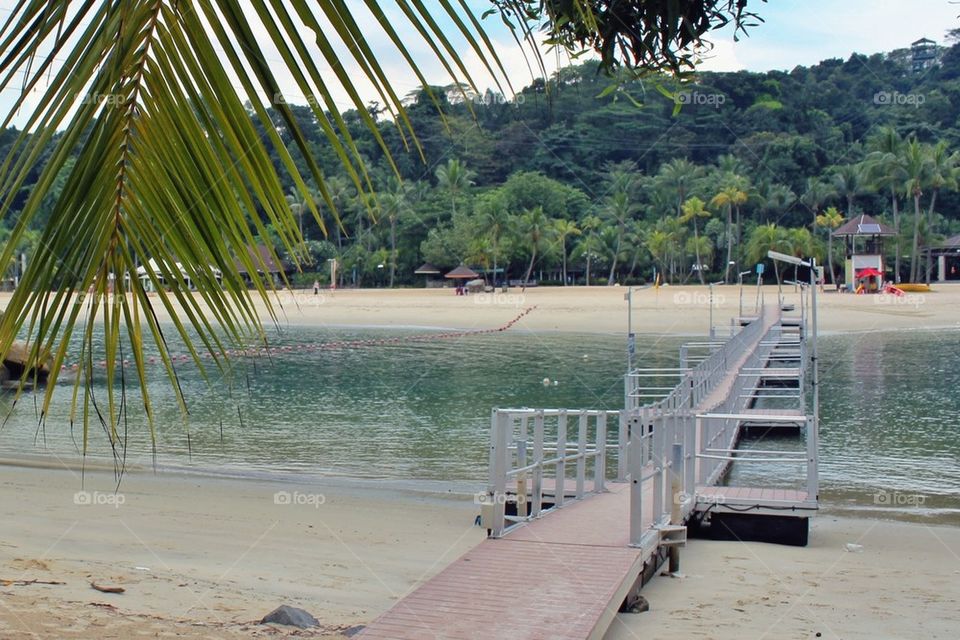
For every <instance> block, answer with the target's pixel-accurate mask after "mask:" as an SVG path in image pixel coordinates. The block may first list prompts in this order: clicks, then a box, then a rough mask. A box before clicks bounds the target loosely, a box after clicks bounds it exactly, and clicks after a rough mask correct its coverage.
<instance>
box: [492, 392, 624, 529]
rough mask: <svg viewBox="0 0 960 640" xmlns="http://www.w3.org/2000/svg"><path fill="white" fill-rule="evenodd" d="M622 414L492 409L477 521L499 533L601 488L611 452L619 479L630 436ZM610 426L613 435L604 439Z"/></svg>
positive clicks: (605, 478)
mask: <svg viewBox="0 0 960 640" xmlns="http://www.w3.org/2000/svg"><path fill="white" fill-rule="evenodd" d="M621 413H622V412H620V411H597V410H568V409H494V411H493V415H492V418H491V421H490V477H489V483H488V485H487V490H486V492H483V493H481V494H479V495H478V502H479V504H480V507H481V508H480V516H481V525H482V526H484V527H485V528H486V529H487V530H488V531H489V534H490V536H491V537H494V538H497V537H500V536H502V535H504V534H505V533H507V532H508V531H509V530H510V529H512V528H513V527H516V526H518V525H520V524H522V523H524V522H528V521H530V520H533V519H536V518H539V517H541V516H543V515H544V514H546V513H549V512H550V511H552V510H554V509H557V508H560V507H562V506H563V505H564V503H565V502H567V501H570V500H579V499H582V498H584V497H585V496H587V495H589V494H592V493H600V492H603V491H605V486H606V482H607V473H608V470H607V460H608V456H610V455H612V456H615V457H617V458H618V461H617V468H618V473H617V475H618V477H621V478H622V477H623V476H624V475H625V474H626V461H625V458H626V450H627V449H628V448H629V440H628V438H627V436H626V433H625V432H624V431H623V430H624V429H625V423H624V422H623V420H621V417H620V416H621ZM614 429H616V431H617V439H616V441H615V442H614V443H608V442H607V436H608V433H609V432H610V431H612V430H614ZM509 511H513V513H508V512H509Z"/></svg>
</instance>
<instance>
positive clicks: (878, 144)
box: [864, 127, 906, 282]
mask: <svg viewBox="0 0 960 640" xmlns="http://www.w3.org/2000/svg"><path fill="white" fill-rule="evenodd" d="M868 148H870V149H872V151H870V153H868V154H867V158H866V160H865V162H864V166H865V167H866V170H867V175H868V176H869V177H870V178H871V179H872V180H873V182H874V183H875V184H876V185H877V187H878V188H879V189H881V190H882V189H886V190H887V191H888V192H889V193H890V208H891V211H892V213H893V231H894V241H895V246H894V263H893V264H894V267H893V268H894V281H895V282H900V254H901V249H900V202H899V200H900V190H901V188H902V185H903V182H904V180H905V179H906V174H905V167H904V157H903V148H904V141H903V138H902V137H901V136H900V134H899V133H897V130H896V129H894V128H893V127H880V128H879V129H878V130H877V133H876V134H874V135H873V137H872V138H871V139H870V141H869V143H868Z"/></svg>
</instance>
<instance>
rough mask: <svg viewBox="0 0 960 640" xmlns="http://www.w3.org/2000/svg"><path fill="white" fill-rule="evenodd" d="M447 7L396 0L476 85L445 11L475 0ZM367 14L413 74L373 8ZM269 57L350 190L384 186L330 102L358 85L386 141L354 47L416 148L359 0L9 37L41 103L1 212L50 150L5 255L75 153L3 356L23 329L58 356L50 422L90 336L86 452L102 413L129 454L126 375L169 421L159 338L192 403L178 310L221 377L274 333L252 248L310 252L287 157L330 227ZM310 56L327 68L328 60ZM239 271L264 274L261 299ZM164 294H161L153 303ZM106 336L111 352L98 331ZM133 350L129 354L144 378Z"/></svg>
mask: <svg viewBox="0 0 960 640" xmlns="http://www.w3.org/2000/svg"><path fill="white" fill-rule="evenodd" d="M431 4H436V5H437V6H438V7H439V9H438V8H436V7H435V8H433V9H429V8H428V7H427V5H426V4H424V3H421V2H419V1H416V0H411V1H402V0H401V1H399V2H398V5H399V6H400V9H401V11H402V13H403V14H404V15H405V16H406V17H407V19H408V20H410V21H411V22H413V23H414V27H415V31H416V32H417V37H418V38H422V39H425V40H427V41H428V42H429V43H430V45H431V48H432V50H433V51H434V53H435V55H437V56H438V57H439V58H441V59H442V61H443V64H444V66H445V67H446V68H447V69H448V70H450V71H451V72H452V71H454V70H459V71H460V72H461V73H462V74H463V75H464V76H465V77H466V78H467V79H468V81H469V80H470V78H469V74H467V73H466V65H465V64H464V63H463V62H462V60H461V59H460V56H461V52H460V51H458V50H457V48H456V47H455V46H454V45H453V43H451V42H450V40H449V39H448V38H447V36H445V35H444V34H443V33H442V32H441V29H440V23H439V22H438V19H437V18H436V17H435V16H433V15H432V14H431V11H432V12H435V13H438V14H442V15H445V16H447V17H448V18H449V17H450V16H455V15H456V12H455V10H456V9H457V8H458V7H459V8H460V9H462V8H463V7H462V6H461V3H460V2H440V3H431ZM367 6H368V7H369V8H371V9H372V10H373V13H374V16H375V17H377V19H378V20H379V22H380V24H381V25H383V26H384V27H385V29H386V31H387V35H388V37H389V38H390V40H391V41H392V43H393V44H394V46H395V47H396V48H397V49H398V51H399V52H400V55H401V56H402V57H403V58H404V59H405V60H407V61H408V62H409V63H411V64H412V63H413V57H412V56H411V54H410V53H409V52H408V51H407V49H406V45H405V44H404V42H403V40H402V39H401V38H400V37H399V36H398V35H397V31H396V30H394V29H393V28H392V27H389V25H388V23H385V22H384V20H385V18H384V14H383V12H382V11H381V10H380V9H379V7H378V5H377V3H372V2H368V3H367ZM455 24H456V26H457V28H458V29H459V30H460V31H462V32H463V33H464V34H467V33H468V31H469V28H468V22H464V21H463V20H462V19H461V18H460V17H459V16H457V17H456V20H455ZM469 24H473V25H474V26H475V25H476V23H475V21H469ZM264 33H265V34H267V40H268V41H266V42H265V41H264V40H263V35H262V34H264ZM308 40H309V44H308ZM468 42H469V44H470V45H471V46H472V47H473V49H474V50H475V51H477V52H478V53H479V54H480V55H481V57H482V58H483V59H484V60H489V61H493V64H495V65H497V66H499V62H498V61H497V58H496V54H495V53H493V52H492V49H491V48H490V42H489V40H487V39H486V38H479V39H478V38H476V37H474V36H473V35H469V37H468ZM268 46H270V47H272V50H273V51H274V53H272V54H271V55H274V56H275V55H276V53H275V52H279V55H280V57H281V59H282V62H283V68H284V69H286V70H287V71H289V73H290V74H291V75H292V77H293V79H294V81H295V82H296V85H297V90H298V91H299V92H300V93H301V94H302V95H305V96H307V97H308V102H309V104H310V105H311V107H312V108H313V113H314V115H315V117H316V119H317V121H318V123H319V125H320V127H321V128H322V130H323V132H324V133H325V134H326V137H327V140H328V142H329V144H330V146H331V148H332V149H333V150H334V151H335V153H336V155H337V157H338V158H339V159H340V161H341V163H342V165H343V166H344V168H345V171H346V174H347V175H348V176H349V177H350V179H351V180H352V181H353V183H354V186H355V187H356V188H357V189H358V190H359V191H366V192H370V181H369V179H368V177H367V175H366V172H365V169H364V167H363V162H362V160H361V157H360V154H359V152H358V151H357V148H356V145H355V144H354V141H353V139H352V137H351V135H350V132H349V130H348V127H347V124H346V123H345V122H344V120H343V119H342V118H341V117H340V115H339V112H340V109H339V108H338V107H337V105H336V103H335V102H334V94H335V93H337V92H343V93H346V95H348V96H349V98H350V100H351V101H352V102H353V103H354V106H355V107H356V108H357V112H358V113H359V114H360V117H362V118H364V119H365V122H366V124H367V126H368V128H369V129H370V130H371V131H372V132H373V134H374V136H375V138H376V140H377V141H378V142H379V144H380V145H381V146H382V147H383V148H384V150H386V145H385V143H384V142H383V140H382V139H381V138H380V134H379V130H378V128H377V124H376V122H375V121H374V120H373V118H372V116H370V115H369V114H368V112H367V110H366V108H365V103H364V101H363V99H362V97H361V95H360V93H361V92H360V89H359V88H358V87H357V85H356V82H357V79H355V78H353V77H351V75H350V73H349V72H348V71H347V69H346V68H345V66H344V62H345V60H344V59H343V55H344V54H343V53H341V52H342V51H347V52H348V53H347V54H346V55H347V56H348V57H349V58H350V59H351V61H352V62H353V64H354V66H355V67H356V68H358V69H359V70H360V73H359V74H356V75H359V76H360V77H361V78H363V80H364V81H365V82H367V83H369V84H370V85H372V86H373V88H374V90H375V91H376V92H377V94H378V95H379V97H380V100H381V101H382V103H383V104H385V105H387V107H388V109H389V110H390V111H391V113H392V114H393V115H394V120H395V122H396V126H397V127H398V128H400V130H401V132H402V133H403V134H404V136H405V139H406V140H408V141H414V143H415V136H414V135H413V131H412V129H411V127H410V123H409V121H408V120H407V118H406V115H405V114H404V111H403V107H402V105H401V102H400V97H399V96H398V95H397V94H396V92H395V91H394V90H393V89H392V88H391V86H390V83H389V80H388V78H387V74H386V72H385V71H384V69H383V68H382V67H381V65H380V64H379V63H378V61H377V59H376V56H375V55H374V52H373V51H372V49H371V47H370V45H369V44H368V43H367V34H364V32H363V30H362V27H361V26H360V24H359V23H358V21H357V20H356V19H355V17H354V16H353V14H352V11H351V7H350V6H349V3H347V2H346V1H345V0H326V1H325V2H319V3H317V2H306V1H281V0H252V1H251V2H250V3H241V2H239V1H238V0H178V1H173V0H152V1H147V0H142V1H141V0H124V1H112V2H109V1H105V2H93V1H89V0H88V1H82V0H74V1H70V0H61V1H56V0H42V1H41V0H33V1H24V2H21V3H20V4H19V5H17V7H16V9H15V10H14V11H13V12H12V13H11V14H10V16H9V18H8V19H7V21H6V23H5V24H4V25H3V27H2V29H0V89H10V88H16V89H21V90H23V95H26V93H27V92H29V91H41V90H42V94H43V97H42V100H41V103H40V104H41V106H40V107H38V108H37V109H36V110H35V111H34V112H33V113H31V114H30V115H29V117H28V118H27V121H26V125H25V127H24V131H23V133H22V134H21V135H20V136H19V137H18V139H17V140H16V141H15V142H14V144H13V145H12V147H11V150H10V153H9V154H8V156H7V157H6V158H5V159H4V160H3V164H2V166H0V187H2V190H0V215H5V214H7V213H9V212H10V211H11V210H12V209H13V207H14V206H15V200H16V195H17V194H18V192H20V191H21V188H22V187H23V186H24V185H25V184H27V183H28V178H29V177H30V176H31V172H33V171H35V170H36V165H37V164H38V161H39V159H40V157H41V156H40V154H41V152H42V151H43V150H44V149H46V148H48V147H52V149H53V152H52V155H51V156H50V159H49V160H48V161H47V162H46V164H45V165H44V166H43V169H42V172H41V175H40V177H39V179H37V180H36V183H35V184H36V186H35V188H34V189H33V191H32V192H31V193H30V194H29V196H28V198H27V201H26V203H25V205H24V206H23V207H22V210H21V211H20V212H19V216H18V217H17V220H16V224H15V225H14V227H13V229H12V231H11V234H10V238H9V239H8V242H7V243H6V244H5V246H4V249H3V251H2V254H0V260H6V261H7V262H5V264H8V263H9V261H10V260H11V259H12V258H13V257H14V256H15V255H16V247H17V245H18V244H20V240H21V239H22V238H23V237H24V235H25V234H26V233H28V230H29V227H30V223H31V220H33V218H34V217H35V216H36V214H37V211H38V208H39V205H40V203H41V201H42V200H43V198H44V196H45V195H46V193H47V192H48V191H49V190H50V188H51V186H52V184H53V181H54V178H55V177H56V176H57V175H58V173H59V172H60V171H61V169H62V168H63V167H64V166H65V163H66V162H67V161H68V159H70V158H75V163H74V164H73V168H72V170H70V171H69V174H68V177H67V179H66V183H65V186H64V188H63V189H62V192H61V194H60V196H59V198H58V199H57V201H56V203H55V205H54V207H53V211H52V214H51V215H50V218H49V223H48V224H46V225H45V226H44V228H43V230H42V233H41V237H40V239H39V243H38V245H39V246H38V249H37V251H36V254H35V255H34V257H33V260H32V261H31V264H30V266H29V268H28V269H27V270H26V272H25V273H24V274H23V277H22V279H21V281H20V283H19V286H18V287H17V289H16V291H15V292H14V294H13V296H12V299H11V302H10V304H9V306H8V308H7V311H6V313H5V314H4V315H3V317H2V319H0V351H2V352H3V353H7V352H8V351H9V348H10V345H11V344H12V342H13V341H14V340H15V339H16V338H17V337H18V336H19V337H21V338H23V337H26V339H27V340H28V344H29V351H30V357H31V358H32V359H33V361H34V362H40V361H45V362H46V363H47V365H48V367H49V372H50V373H49V381H48V383H49V384H48V387H47V391H46V393H45V395H44V399H43V404H42V415H45V414H46V413H47V411H48V409H49V406H50V402H51V399H52V395H53V389H54V386H55V382H56V379H57V377H58V375H59V372H60V369H61V366H62V365H63V364H64V363H66V362H67V361H68V357H72V356H73V354H71V353H70V352H69V349H70V344H71V342H72V341H73V342H77V339H78V338H79V342H80V345H81V346H80V349H81V353H80V361H81V367H80V372H79V374H78V375H77V378H76V380H75V382H74V387H73V405H72V419H74V420H78V421H82V423H83V434H84V452H85V451H86V446H87V434H88V428H89V424H90V422H91V420H92V419H98V420H99V421H101V422H102V423H103V425H104V426H105V427H106V429H107V433H108V434H109V437H110V441H111V443H112V444H114V446H117V445H122V438H121V431H120V429H119V425H120V424H121V420H122V418H123V413H124V410H125V409H124V408H125V406H126V402H127V401H126V398H125V393H126V391H125V390H126V381H127V380H129V379H134V378H135V379H137V380H138V382H139V387H140V390H141V393H142V394H143V401H144V406H145V408H146V415H147V419H148V422H150V426H151V429H152V428H153V424H152V421H153V420H152V412H151V408H150V398H149V396H148V393H147V389H148V387H147V385H146V382H147V376H148V367H147V363H146V361H145V356H144V349H143V347H144V344H145V343H146V342H148V341H150V342H154V343H155V344H156V345H157V346H158V348H159V353H160V360H161V361H162V362H163V365H164V369H165V371H166V375H167V377H168V378H169V379H170V381H171V382H172V384H173V386H174V389H175V390H176V391H177V398H178V402H179V403H180V404H181V407H182V408H183V410H184V411H185V410H186V404H185V400H184V398H183V397H182V394H181V393H180V390H179V385H178V384H177V370H176V366H175V363H174V361H173V359H172V358H171V355H170V352H169V350H168V348H167V337H168V333H169V332H170V328H169V325H165V324H164V323H163V322H161V320H160V317H161V316H167V317H169V318H170V319H171V322H172V327H173V331H174V332H175V333H176V334H178V335H179V337H180V338H181V339H182V341H183V342H184V343H185V344H186V345H187V349H188V350H189V351H190V353H191V355H192V357H193V360H194V362H195V363H196V365H197V366H198V367H200V368H201V370H203V368H204V361H203V360H201V354H202V353H203V352H210V353H212V354H214V356H215V358H214V360H213V362H214V366H215V367H219V368H224V367H226V366H227V365H226V363H225V353H226V350H227V347H228V346H229V345H230V344H235V343H245V342H250V341H258V342H260V343H263V342H264V341H265V335H264V331H263V328H262V326H261V323H260V318H259V316H258V313H257V308H256V306H255V300H254V299H255V298H257V297H259V298H260V299H261V300H263V301H264V302H266V304H267V308H268V309H271V310H272V309H274V308H275V306H276V303H275V301H274V300H272V299H271V292H272V287H273V283H272V282H271V281H270V280H269V278H266V277H264V276H262V275H259V274H262V273H267V272H268V271H269V269H268V268H267V264H266V262H267V261H268V258H269V257H272V258H274V259H276V256H275V255H273V256H268V258H265V257H263V256H261V255H260V253H259V252H256V251H249V250H248V249H249V248H250V247H253V246H255V245H256V244H257V243H258V242H264V241H265V239H266V238H267V237H268V233H267V225H268V224H269V225H270V226H271V227H272V230H273V231H275V232H276V234H277V236H278V237H279V240H280V243H281V245H282V247H277V248H276V249H280V248H282V249H284V250H285V251H286V252H287V253H288V254H290V255H293V256H296V255H298V252H297V251H295V250H294V249H295V248H296V247H299V246H300V245H301V243H302V240H303V239H302V238H301V237H300V231H299V227H298V224H297V220H296V216H294V214H293V213H292V211H291V210H290V204H289V201H288V199H287V198H286V194H285V193H284V191H283V189H282V187H281V181H280V179H279V177H278V175H277V173H276V171H275V170H274V167H273V164H272V162H271V154H275V155H276V157H278V158H279V159H280V163H281V165H282V167H283V169H284V170H285V171H286V172H287V173H289V175H290V176H292V178H293V180H294V183H295V185H296V187H297V189H298V190H299V191H300V192H301V193H302V194H303V195H304V197H303V201H304V203H305V206H306V207H308V208H309V209H310V210H311V212H312V213H313V215H314V216H315V217H316V219H317V222H318V223H319V224H320V225H321V227H322V226H323V220H322V218H321V217H320V215H319V212H318V211H317V208H316V204H315V199H314V198H312V197H308V196H307V194H308V193H309V191H310V190H309V188H308V183H312V184H313V185H315V187H316V189H317V191H318V192H319V194H320V200H321V201H322V202H324V203H325V204H326V206H327V207H328V208H329V209H330V210H331V211H336V204H335V202H334V201H333V197H332V196H331V194H330V190H329V189H328V188H327V183H326V180H325V178H324V175H323V173H322V172H321V170H320V168H319V167H318V166H317V164H316V163H315V162H314V160H313V159H312V154H311V153H310V150H309V148H308V145H307V141H306V139H305V137H304V135H303V133H302V132H301V131H300V129H299V127H298V126H297V123H296V121H295V119H294V116H293V113H292V112H291V110H290V107H289V105H288V104H287V101H286V99H284V97H283V96H282V94H281V92H280V83H279V82H278V80H277V77H276V76H275V74H274V70H273V67H274V66H276V65H275V64H271V63H268V62H267V53H266V51H265V49H266V48H267V47H268ZM311 47H313V48H314V49H315V50H319V52H320V58H321V59H322V61H323V62H325V63H326V65H327V66H328V67H329V68H330V70H331V71H329V72H322V71H321V70H320V69H319V67H318V64H317V63H316V62H315V61H314V60H313V57H312V54H311ZM54 61H56V63H54ZM495 68H497V67H493V66H491V69H495ZM417 73H418V74H419V72H417ZM421 77H422V76H421ZM18 81H19V83H20V84H19V86H18V85H17V84H15V83H17V82H18ZM42 87H46V88H45V89H42ZM22 99H23V98H21V102H22ZM21 106H22V105H21V104H20V103H19V102H18V104H17V105H16V107H15V108H14V109H13V110H12V111H11V112H10V113H9V114H7V117H6V119H5V120H4V125H9V124H10V122H11V120H12V118H13V117H14V116H15V115H16V113H17V111H18V109H19V108H20V107H21ZM268 107H272V108H273V110H274V112H275V113H276V114H277V115H278V116H279V118H280V120H281V122H282V126H283V128H284V130H285V132H286V134H287V135H288V136H289V140H290V142H291V144H290V146H291V147H295V148H297V149H298V150H299V152H300V153H301V154H302V156H303V157H304V158H305V159H306V163H307V168H308V175H301V174H300V173H299V172H298V170H297V166H296V165H295V164H294V161H293V159H292V157H291V150H290V149H288V148H287V146H285V145H284V144H283V141H282V140H281V137H280V134H279V132H278V130H277V127H276V126H275V124H274V122H273V121H272V120H271V112H270V111H269V109H268ZM258 125H259V127H260V128H261V131H258ZM263 131H265V132H266V133H265V135H262V132H263ZM371 202H372V203H374V204H372V206H375V201H373V200H371ZM267 244H268V246H270V245H269V243H267ZM273 250H274V248H273V247H271V251H273ZM138 267H143V270H142V271H141V274H142V278H143V280H141V277H138V272H137V269H138ZM143 271H145V273H143ZM241 271H246V272H247V273H248V274H250V277H251V279H252V282H253V290H252V292H251V291H249V290H248V289H247V286H246V284H245V281H244V278H243V277H242V276H241ZM190 284H193V285H194V286H195V288H196V293H194V292H192V291H191V287H190ZM149 285H152V287H150V286H149ZM148 288H154V289H156V290H157V291H158V292H159V293H157V294H155V295H154V294H148ZM271 313H273V311H271ZM100 333H102V336H103V339H102V341H101V340H99V339H97V340H95V339H94V336H95V335H99V334H100ZM124 357H130V358H131V359H132V366H131V367H129V368H128V369H125V368H124V365H123V359H124ZM101 360H103V361H105V362H106V384H105V385H104V387H103V391H102V392H101V393H100V394H99V395H98V394H95V393H93V389H94V375H93V371H94V362H97V361H101ZM34 375H37V371H36V370H35V371H34ZM81 392H82V393H81Z"/></svg>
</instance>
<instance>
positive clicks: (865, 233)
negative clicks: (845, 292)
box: [833, 214, 896, 291]
mask: <svg viewBox="0 0 960 640" xmlns="http://www.w3.org/2000/svg"><path fill="white" fill-rule="evenodd" d="M894 235H896V233H894V231H893V229H891V228H890V227H888V226H887V225H885V224H882V223H880V222H879V221H878V220H876V219H875V218H872V217H871V216H868V215H867V214H862V215H859V216H855V217H853V218H850V219H849V220H847V221H846V222H845V223H843V224H842V225H841V226H840V228H838V229H837V230H836V231H834V232H833V237H835V238H842V239H843V240H844V244H845V246H846V256H847V257H846V260H845V262H844V270H843V273H844V282H846V283H847V287H848V288H849V289H850V290H856V289H857V286H858V285H859V284H863V285H864V290H865V291H881V290H883V280H884V277H885V273H886V269H885V267H884V264H883V238H886V237H889V236H894ZM868 270H870V271H868ZM873 272H876V275H874V274H873ZM867 274H870V275H867Z"/></svg>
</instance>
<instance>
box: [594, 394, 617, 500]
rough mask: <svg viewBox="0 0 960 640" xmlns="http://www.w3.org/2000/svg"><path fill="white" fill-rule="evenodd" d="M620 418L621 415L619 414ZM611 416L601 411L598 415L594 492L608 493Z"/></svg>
mask: <svg viewBox="0 0 960 640" xmlns="http://www.w3.org/2000/svg"><path fill="white" fill-rule="evenodd" d="M617 415H618V417H619V415H620V414H619V413H618V414H617ZM608 417H609V414H608V413H607V412H606V411H601V412H600V413H598V414H597V437H596V447H597V454H596V456H595V457H594V458H593V490H594V491H596V492H597V493H600V492H601V491H606V483H607V420H608Z"/></svg>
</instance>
